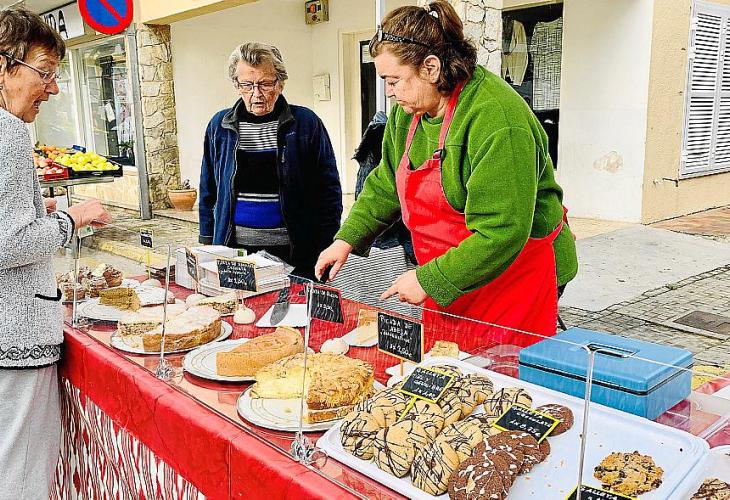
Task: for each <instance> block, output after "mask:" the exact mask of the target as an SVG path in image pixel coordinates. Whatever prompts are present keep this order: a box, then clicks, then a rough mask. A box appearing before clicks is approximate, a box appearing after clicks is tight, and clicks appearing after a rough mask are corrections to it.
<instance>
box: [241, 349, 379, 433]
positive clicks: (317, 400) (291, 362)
mask: <svg viewBox="0 0 730 500" xmlns="http://www.w3.org/2000/svg"><path fill="white" fill-rule="evenodd" d="M373 381H374V378H373V367H372V366H371V365H370V364H368V363H366V362H364V361H361V360H359V359H353V358H348V357H347V356H344V355H342V354H331V353H319V354H310V355H308V357H307V369H306V373H305V371H304V353H299V354H294V355H292V356H288V357H286V358H283V359H280V360H278V361H275V362H274V363H271V364H269V365H267V366H265V367H264V368H262V369H261V370H259V371H258V372H256V384H255V385H254V386H253V388H252V390H251V396H252V397H254V398H264V399H294V398H299V397H302V392H304V395H305V401H306V403H307V409H306V413H305V417H304V418H305V421H307V422H309V423H313V422H323V421H326V420H332V419H334V418H339V417H341V416H343V415H344V414H346V413H348V412H349V411H350V410H351V409H352V407H353V406H354V405H355V404H357V403H359V402H360V401H362V400H364V399H367V398H369V397H370V396H371V395H372V394H373Z"/></svg>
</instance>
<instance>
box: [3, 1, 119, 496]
mask: <svg viewBox="0 0 730 500" xmlns="http://www.w3.org/2000/svg"><path fill="white" fill-rule="evenodd" d="M65 50H66V49H65V45H64V42H63V40H61V38H60V36H59V35H58V34H57V33H56V32H55V31H54V30H53V29H52V28H50V27H49V26H48V25H47V24H46V23H44V22H43V20H42V19H41V18H40V17H38V16H37V15H36V14H33V13H32V12H30V11H27V10H24V9H8V10H2V9H0V478H2V479H0V483H1V484H2V485H3V486H2V487H0V499H3V500H4V499H11V498H12V499H31V498H32V499H35V498H48V495H49V491H50V487H51V485H52V484H53V475H54V469H55V467H56V463H57V461H58V455H59V439H60V431H61V426H60V414H59V393H58V378H57V372H56V363H57V362H58V361H59V358H60V354H61V343H62V342H63V329H62V327H63V315H62V309H61V302H60V301H61V292H60V291H59V290H58V289H57V288H56V279H55V273H54V269H53V260H52V259H53V255H54V254H55V253H56V251H57V250H59V249H60V248H61V247H63V246H65V245H66V244H68V243H69V241H70V240H71V236H72V235H73V232H74V229H75V228H79V227H81V226H85V225H88V224H91V222H92V221H99V222H107V221H109V220H110V219H109V216H108V214H107V213H106V212H105V211H104V209H103V208H102V206H101V204H100V203H99V202H98V201H96V200H93V201H86V202H83V203H79V204H77V205H73V206H71V207H69V208H68V209H67V210H66V211H65V212H61V211H56V210H55V201H53V200H45V201H44V200H43V197H42V196H41V190H40V185H39V183H38V177H37V175H36V172H35V168H34V166H33V145H32V144H31V140H30V135H29V134H28V128H27V127H26V123H31V122H33V120H35V118H36V116H37V115H38V110H39V108H40V106H41V104H42V103H43V102H45V101H47V100H48V99H49V98H50V97H51V96H52V95H56V94H58V86H57V85H56V77H57V73H56V71H57V69H58V64H59V62H60V61H61V59H63V56H64V54H65Z"/></svg>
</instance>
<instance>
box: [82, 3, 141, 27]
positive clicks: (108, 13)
mask: <svg viewBox="0 0 730 500" xmlns="http://www.w3.org/2000/svg"><path fill="white" fill-rule="evenodd" d="M79 11H81V17H82V18H83V19H84V21H86V24H88V25H89V26H91V27H92V28H94V29H95V30H96V31H98V32H99V33H104V34H105V35H116V34H117V33H121V32H122V31H124V30H126V29H127V28H128V27H129V25H130V24H132V17H133V16H134V6H133V4H132V0H79Z"/></svg>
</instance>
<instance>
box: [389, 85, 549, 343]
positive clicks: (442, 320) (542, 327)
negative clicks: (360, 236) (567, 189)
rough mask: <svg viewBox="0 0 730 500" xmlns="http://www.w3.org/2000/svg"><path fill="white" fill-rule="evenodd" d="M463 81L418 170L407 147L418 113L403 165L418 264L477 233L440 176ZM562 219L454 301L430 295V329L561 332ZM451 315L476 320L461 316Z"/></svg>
mask: <svg viewBox="0 0 730 500" xmlns="http://www.w3.org/2000/svg"><path fill="white" fill-rule="evenodd" d="M462 88H463V84H461V85H459V86H457V88H456V89H455V90H454V92H453V93H452V95H451V98H450V99H449V103H448V106H447V108H446V114H445V116H444V121H443V124H442V125H441V134H440V136H439V148H438V149H437V150H436V152H435V153H434V154H433V157H432V158H431V159H429V160H427V161H426V162H425V163H424V164H423V165H421V166H420V167H419V168H417V169H416V170H412V169H411V162H410V159H409V158H408V152H409V150H410V148H411V143H412V142H413V136H414V135H415V132H416V128H417V127H418V123H419V121H420V119H421V116H420V115H414V116H413V120H412V121H411V126H410V130H409V132H408V138H407V140H406V148H405V152H404V153H403V157H402V158H401V161H400V164H399V165H398V170H397V172H396V185H397V188H398V197H399V199H400V204H401V211H402V213H403V222H404V223H405V225H406V226H407V227H408V229H409V230H410V231H411V235H412V237H413V248H414V250H415V254H416V259H417V260H418V264H419V265H424V264H426V263H427V262H429V261H431V260H432V259H435V258H436V257H440V256H441V255H443V254H445V253H446V252H447V251H449V250H450V249H452V248H454V247H457V246H458V245H459V244H460V243H461V242H462V241H463V240H464V239H466V238H468V237H469V236H471V235H472V232H471V231H470V230H469V229H468V228H467V227H466V219H465V216H464V214H463V213H459V212H457V211H456V210H454V208H452V207H451V205H449V202H448V200H447V199H446V196H445V195H444V189H443V184H442V183H441V160H442V156H443V154H444V143H445V139H446V134H447V133H448V130H449V126H450V125H451V121H452V119H453V117H454V111H455V109H456V103H457V101H458V98H459V94H460V92H461V89H462ZM562 227H563V222H562V221H561V222H560V224H558V227H556V228H555V230H554V231H553V232H552V233H551V234H549V235H548V236H547V237H545V238H529V239H528V240H527V243H526V244H525V246H524V248H523V249H522V251H520V253H519V255H518V256H517V259H516V260H515V261H514V262H513V263H512V264H511V265H510V266H509V267H508V268H507V269H506V270H505V271H504V272H503V273H502V274H501V275H499V276H498V277H497V278H496V279H494V280H493V281H491V282H490V283H487V284H486V285H484V286H482V287H480V288H478V289H476V290H474V291H471V292H468V293H466V294H465V295H463V296H461V297H460V298H458V299H457V300H455V301H454V302H453V303H452V304H451V305H449V306H448V307H441V306H439V305H438V304H436V302H434V301H433V299H431V298H428V299H426V303H425V307H426V310H425V311H424V315H423V323H424V329H425V330H426V332H427V334H428V332H431V333H432V334H434V335H435V336H436V338H444V335H440V336H438V335H436V334H438V332H443V333H447V332H448V333H450V335H448V337H454V334H457V335H458V336H457V337H456V338H457V339H458V338H462V339H471V341H477V342H480V343H479V344H478V345H481V346H486V345H492V344H514V345H518V346H523V347H524V346H527V345H530V344H534V343H535V342H538V341H539V340H541V337H539V336H536V335H529V334H525V333H520V332H515V331H514V330H513V329H516V330H521V331H523V332H530V333H533V334H539V335H542V336H552V335H555V330H556V324H557V316H558V296H557V283H556V271H555V253H554V251H553V241H555V238H556V237H557V236H558V234H559V233H560V230H561V229H562ZM429 309H430V310H431V311H440V312H444V313H447V314H442V313H434V312H431V311H429ZM451 315H455V316H460V317H466V318H471V319H473V320H477V321H464V320H459V319H458V318H454V317H452V316H451ZM496 325H499V326H496ZM500 327H507V328H500ZM465 334H466V336H465Z"/></svg>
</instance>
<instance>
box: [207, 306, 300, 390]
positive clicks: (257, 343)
mask: <svg viewBox="0 0 730 500" xmlns="http://www.w3.org/2000/svg"><path fill="white" fill-rule="evenodd" d="M198 307H200V306H198ZM300 352H304V339H303V338H302V334H301V333H299V330H297V329H295V328H291V327H288V326H280V327H277V329H276V330H275V331H273V332H271V333H265V334H263V335H259V336H258V337H254V338H252V339H251V340H249V341H248V342H246V343H244V344H241V345H238V346H236V347H234V348H233V349H231V350H229V351H219V352H217V353H216V356H215V368H216V373H217V374H218V375H224V376H227V377H250V376H253V375H255V374H256V372H257V371H259V370H260V369H261V368H263V367H264V366H266V365H268V364H269V363H273V362H274V361H277V360H279V359H281V358H285V357H287V356H291V355H292V354H296V353H300Z"/></svg>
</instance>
